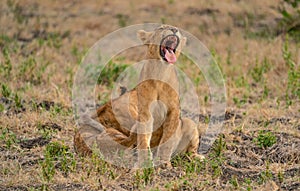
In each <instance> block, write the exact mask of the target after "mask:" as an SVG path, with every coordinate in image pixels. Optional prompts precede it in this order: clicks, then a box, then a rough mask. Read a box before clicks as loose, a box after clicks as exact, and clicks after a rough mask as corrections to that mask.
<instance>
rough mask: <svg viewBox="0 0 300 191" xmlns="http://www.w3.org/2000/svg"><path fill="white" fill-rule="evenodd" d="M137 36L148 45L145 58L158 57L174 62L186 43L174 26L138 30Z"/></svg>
mask: <svg viewBox="0 0 300 191" xmlns="http://www.w3.org/2000/svg"><path fill="white" fill-rule="evenodd" d="M138 37H139V38H140V39H141V40H142V41H143V43H144V44H146V45H147V46H148V50H147V59H160V60H164V61H166V62H168V63H170V64H174V63H175V62H176V60H177V58H178V56H179V55H180V52H181V50H182V47H183V46H184V45H185V43H186V37H183V36H182V35H181V34H180V32H179V30H178V29H177V28H176V27H173V26H170V25H162V26H160V27H158V28H156V29H155V30H154V31H152V32H146V31H144V30H140V31H138Z"/></svg>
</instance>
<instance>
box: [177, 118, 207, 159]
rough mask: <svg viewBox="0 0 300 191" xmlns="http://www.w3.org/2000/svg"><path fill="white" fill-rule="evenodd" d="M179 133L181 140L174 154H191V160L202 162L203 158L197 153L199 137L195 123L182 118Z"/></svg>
mask: <svg viewBox="0 0 300 191" xmlns="http://www.w3.org/2000/svg"><path fill="white" fill-rule="evenodd" d="M180 131H181V132H180V137H181V138H180V141H179V143H178V146H177V148H176V154H185V153H191V155H192V157H193V158H198V159H200V160H203V159H204V158H205V157H204V156H203V155H201V154H198V153H197V149H198V147H199V141H200V139H199V136H200V135H199V132H198V129H197V125H196V123H194V122H193V121H192V120H191V119H188V118H182V119H181V128H180Z"/></svg>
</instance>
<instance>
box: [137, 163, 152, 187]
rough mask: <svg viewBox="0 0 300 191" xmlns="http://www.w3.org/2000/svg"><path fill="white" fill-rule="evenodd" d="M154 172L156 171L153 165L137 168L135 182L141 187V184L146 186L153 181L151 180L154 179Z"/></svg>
mask: <svg viewBox="0 0 300 191" xmlns="http://www.w3.org/2000/svg"><path fill="white" fill-rule="evenodd" d="M154 172H155V171H154V168H153V167H150V168H143V169H141V170H137V171H136V173H135V175H134V178H135V184H136V185H137V187H140V186H141V185H142V186H146V185H148V184H149V183H151V181H152V180H153V175H154Z"/></svg>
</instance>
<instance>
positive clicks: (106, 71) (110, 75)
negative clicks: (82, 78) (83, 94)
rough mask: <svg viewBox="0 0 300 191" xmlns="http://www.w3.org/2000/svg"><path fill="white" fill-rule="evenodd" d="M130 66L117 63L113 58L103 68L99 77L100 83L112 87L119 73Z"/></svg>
mask: <svg viewBox="0 0 300 191" xmlns="http://www.w3.org/2000/svg"><path fill="white" fill-rule="evenodd" d="M127 67H128V65H127V64H117V63H115V62H113V61H112V60H110V61H109V63H108V64H107V65H106V66H105V68H103V70H102V71H101V74H100V76H99V78H98V81H97V82H98V84H103V85H107V86H109V87H112V85H113V83H114V81H115V80H116V79H117V78H118V77H119V75H120V74H121V73H122V72H123V71H124V70H125V69H126V68H127Z"/></svg>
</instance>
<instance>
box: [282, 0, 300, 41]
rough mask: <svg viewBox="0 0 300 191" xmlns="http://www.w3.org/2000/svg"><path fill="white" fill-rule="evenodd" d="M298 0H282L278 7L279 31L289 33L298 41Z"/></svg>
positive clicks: (299, 9) (299, 32)
mask: <svg viewBox="0 0 300 191" xmlns="http://www.w3.org/2000/svg"><path fill="white" fill-rule="evenodd" d="M299 5H300V0H283V1H282V2H281V5H280V7H279V11H280V13H281V15H282V20H281V22H280V24H279V26H280V28H281V32H283V33H284V34H286V33H287V34H289V35H291V36H292V37H293V38H294V39H295V40H296V41H298V42H299V41H300V6H299Z"/></svg>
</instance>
